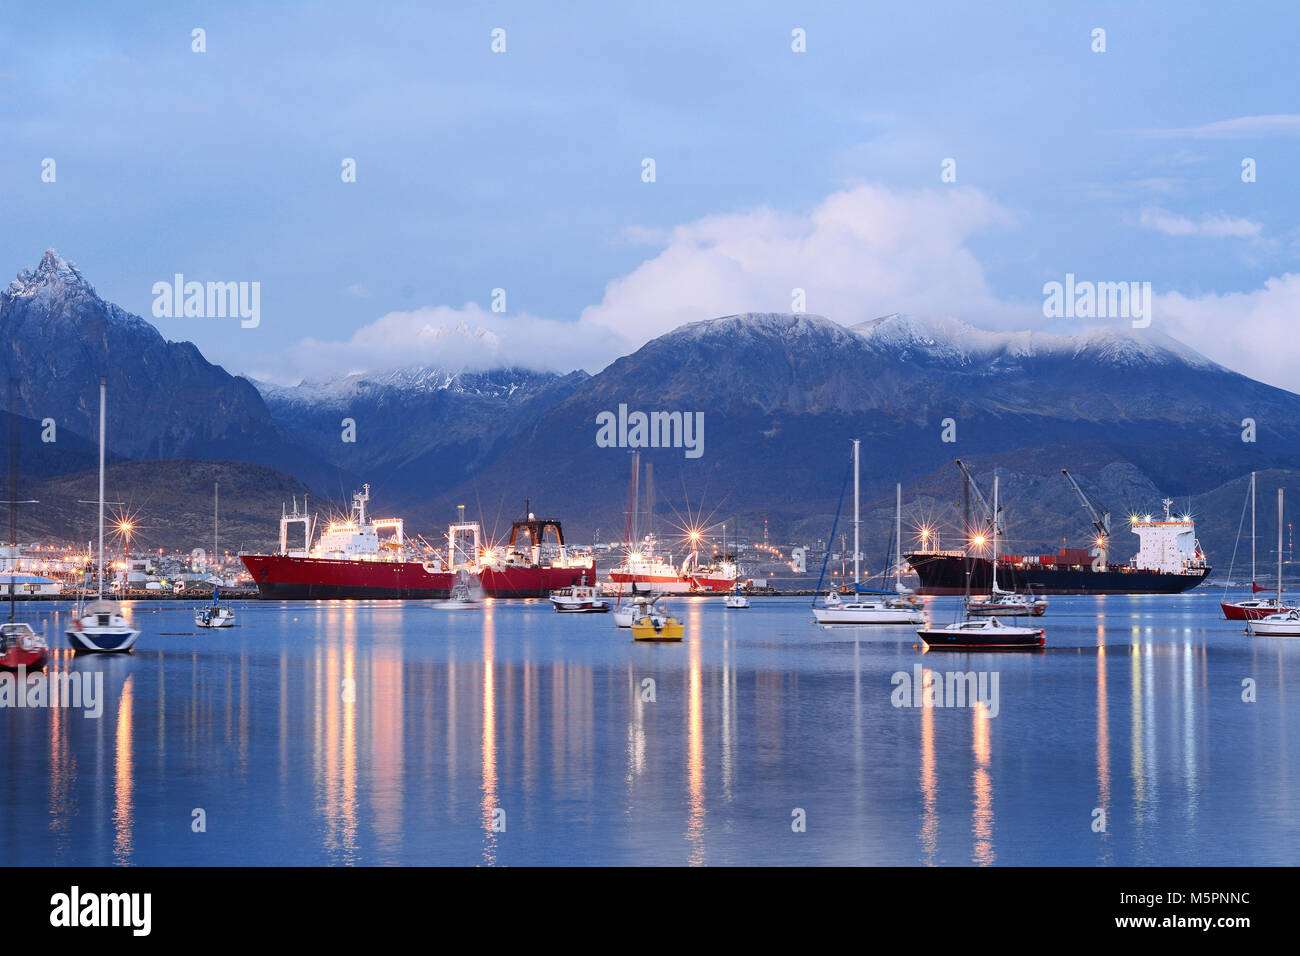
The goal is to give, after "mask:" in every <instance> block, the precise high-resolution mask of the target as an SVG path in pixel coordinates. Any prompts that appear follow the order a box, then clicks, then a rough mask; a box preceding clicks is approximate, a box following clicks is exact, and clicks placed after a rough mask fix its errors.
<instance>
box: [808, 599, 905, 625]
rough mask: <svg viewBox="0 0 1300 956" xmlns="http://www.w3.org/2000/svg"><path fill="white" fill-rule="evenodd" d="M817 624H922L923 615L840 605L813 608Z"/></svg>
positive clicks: (899, 609)
mask: <svg viewBox="0 0 1300 956" xmlns="http://www.w3.org/2000/svg"><path fill="white" fill-rule="evenodd" d="M813 617H814V618H816V619H817V623H818V624H862V625H866V624H923V623H925V613H924V612H923V611H921V610H920V609H919V608H911V607H879V606H875V605H856V604H842V605H840V606H839V607H815V608H813Z"/></svg>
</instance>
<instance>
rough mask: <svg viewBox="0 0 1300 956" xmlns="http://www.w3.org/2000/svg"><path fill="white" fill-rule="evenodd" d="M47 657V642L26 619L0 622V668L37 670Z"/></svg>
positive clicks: (43, 664)
mask: <svg viewBox="0 0 1300 956" xmlns="http://www.w3.org/2000/svg"><path fill="white" fill-rule="evenodd" d="M49 658H50V645H49V642H48V641H46V640H45V638H44V637H42V636H41V635H40V634H37V633H36V632H35V631H34V630H32V626H31V625H30V624H28V623H27V622H26V621H12V620H11V621H9V622H8V623H6V624H0V670H6V671H24V670H26V671H38V670H41V669H42V668H43V667H45V664H46V662H47V661H48V660H49Z"/></svg>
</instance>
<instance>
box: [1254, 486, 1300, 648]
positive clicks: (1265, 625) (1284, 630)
mask: <svg viewBox="0 0 1300 956" xmlns="http://www.w3.org/2000/svg"><path fill="white" fill-rule="evenodd" d="M1277 603H1278V605H1279V606H1280V605H1281V604H1282V489H1281V488H1279V489H1278V490H1277ZM1246 632H1247V633H1248V634H1250V636H1251V637H1300V611H1297V610H1295V609H1294V608H1292V609H1288V610H1285V611H1279V612H1278V613H1276V614H1269V615H1268V616H1267V617H1261V618H1258V619H1257V620H1250V621H1247V622H1246Z"/></svg>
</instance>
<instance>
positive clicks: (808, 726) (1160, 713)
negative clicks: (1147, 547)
mask: <svg viewBox="0 0 1300 956" xmlns="http://www.w3.org/2000/svg"><path fill="white" fill-rule="evenodd" d="M1218 597H1219V595H1218V594H1211V593H1208V592H1207V593H1204V594H1196V595H1186V596H1181V597H1164V596H1162V597H1155V596H1151V597H1107V598H1065V597H1054V598H1051V601H1052V606H1051V608H1050V610H1049V611H1048V616H1047V617H1046V618H1043V619H1042V620H1043V623H1044V625H1045V626H1046V627H1047V629H1048V631H1047V633H1048V648H1047V650H1046V651H1044V652H1041V653H1030V654H1024V653H1020V654H1016V653H1012V654H1007V653H1002V654H994V653H981V654H966V653H955V652H936V653H922V652H921V651H920V650H918V649H917V647H916V646H914V645H915V636H914V633H913V632H912V631H911V630H909V629H900V630H888V629H887V630H879V629H875V630H869V631H868V630H852V629H850V630H824V629H821V628H818V627H816V626H815V625H813V624H812V623H811V616H810V614H809V612H808V606H807V599H768V600H755V601H754V602H753V607H752V608H751V609H749V610H745V611H726V610H725V609H724V608H723V606H722V603H721V601H717V600H708V599H678V600H676V601H672V602H667V603H669V606H670V608H671V609H673V610H675V611H676V612H678V614H679V616H682V617H683V618H684V620H685V622H686V626H687V640H686V642H685V643H683V644H681V645H639V644H634V643H633V641H632V640H631V638H630V634H629V632H628V631H626V630H619V629H616V628H615V627H614V626H613V621H612V619H611V617H610V616H609V615H557V614H555V613H554V612H553V611H551V609H550V607H549V605H547V604H544V603H542V602H497V603H495V604H494V605H489V606H486V607H484V608H482V609H481V610H478V611H446V610H442V609H440V608H436V607H433V606H431V605H430V604H428V603H406V604H390V603H382V602H375V603H367V602H336V603H317V604H290V603H286V604H275V603H259V602H250V603H246V604H241V605H237V609H238V614H239V618H238V626H237V627H236V628H235V629H233V630H230V631H225V632H201V631H199V630H198V629H196V628H195V627H194V626H193V608H192V606H188V605H181V604H178V603H171V602H165V603H156V604H155V603H148V604H137V605H136V606H135V608H134V610H133V614H134V616H135V619H136V620H137V622H138V623H139V624H141V625H142V626H143V627H144V628H145V635H144V636H143V637H142V638H141V640H140V643H139V645H138V649H137V651H136V653H135V654H134V655H132V656H130V657H128V658H112V657H89V658H87V657H83V658H78V659H75V660H74V659H73V657H72V656H71V653H70V652H69V651H68V650H67V649H66V648H65V646H64V645H65V644H66V641H65V640H64V639H63V638H62V636H61V635H62V630H63V625H64V623H65V622H66V619H67V614H68V608H67V607H66V606H52V605H42V606H37V605H30V606H28V607H26V608H22V607H20V616H21V617H23V618H25V619H27V620H29V621H31V622H33V624H34V625H35V626H36V627H37V628H38V630H39V629H40V628H41V627H45V628H46V633H47V634H48V635H50V636H51V638H54V636H55V635H58V637H57V639H54V640H52V643H53V644H56V645H57V646H58V647H59V648H60V650H59V652H58V655H57V659H56V661H55V663H54V665H52V667H51V671H52V672H56V671H64V670H67V669H69V668H71V669H74V670H79V671H90V672H94V671H102V672H103V675H104V677H103V680H104V697H105V703H104V707H103V713H102V716H100V717H99V718H98V719H87V718H86V717H84V716H83V715H82V713H81V712H79V711H75V710H53V709H44V710H32V709H5V710H0V721H2V722H3V731H2V733H3V739H4V742H5V749H6V759H5V760H4V761H3V763H2V764H0V775H2V776H0V809H2V811H3V814H2V816H0V863H3V864H5V865H10V864H51V863H76V864H146V865H147V864H394V863H403V864H516V865H518V864H543V863H560V864H566V863H629V864H646V863H652V864H688V863H689V864H731V863H756V864H791V863H802V864H806V863H835V864H1056V863H1064V864H1084V865H1091V864H1097V863H1105V864H1148V863H1160V864H1245V863H1253V864H1294V863H1296V862H1298V861H1300V771H1297V770H1296V769H1295V768H1296V764H1297V758H1300V676H1298V675H1300V640H1291V641H1287V640H1279V639H1272V640H1269V639H1259V638H1256V639H1250V638H1247V637H1245V636H1243V633H1242V627H1241V626H1240V625H1238V624H1230V623H1228V622H1226V621H1222V620H1220V619H1219V612H1218V606H1217V601H1218ZM952 601H953V599H948V598H941V599H937V604H935V605H933V607H935V608H937V611H936V613H937V615H938V617H939V619H940V620H941V621H943V622H947V621H948V620H951V614H952V612H951V607H952ZM859 638H860V639H859ZM918 663H919V664H921V665H922V666H923V667H925V668H927V669H932V670H935V671H938V672H940V673H941V674H942V673H944V672H947V671H957V670H961V671H972V670H973V671H988V672H996V673H997V676H998V692H999V696H998V700H997V704H998V713H997V716H995V717H985V716H982V715H981V713H980V711H979V709H978V708H975V709H972V708H970V707H960V708H936V707H920V708H898V707H894V706H893V705H892V704H891V694H892V692H893V691H894V685H893V683H892V682H891V675H893V674H894V673H896V672H899V671H903V672H907V673H908V674H911V673H912V670H913V666H914V665H916V664H918ZM646 678H652V679H653V681H654V696H655V700H654V701H653V702H649V701H645V700H643V696H644V693H643V681H644V680H645V679H646ZM1247 678H1249V679H1252V680H1253V681H1254V682H1255V694H1256V697H1257V699H1256V701H1255V702H1254V703H1246V702H1243V700H1242V694H1243V687H1242V681H1243V680H1244V679H1247ZM349 698H352V699H349ZM1094 808H1102V809H1104V811H1105V813H1106V832H1104V833H1096V832H1093V829H1092V827H1093V820H1094ZM195 809H201V810H202V811H203V813H204V814H205V816H206V832H194V830H193V829H192V820H193V819H194V816H193V812H194V811H195ZM796 809H801V810H802V811H804V813H805V814H806V832H801V833H798V832H794V831H793V830H792V821H794V820H795V816H793V815H792V814H793V812H794V811H795V810H796ZM495 810H502V811H504V820H505V830H504V832H500V831H499V830H494V828H493V827H494V811H495ZM495 819H496V820H497V825H498V826H499V825H500V814H497V815H496V817H495Z"/></svg>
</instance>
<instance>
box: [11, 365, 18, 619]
mask: <svg viewBox="0 0 1300 956" xmlns="http://www.w3.org/2000/svg"><path fill="white" fill-rule="evenodd" d="M17 401H18V379H16V378H11V379H9V620H10V622H11V623H12V621H13V619H14V572H15V571H16V570H17V568H18V417H17V415H16V414H15V412H14V406H15V404H16V403H17Z"/></svg>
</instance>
